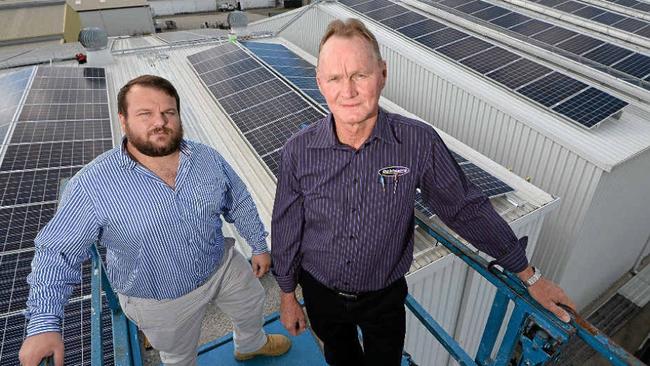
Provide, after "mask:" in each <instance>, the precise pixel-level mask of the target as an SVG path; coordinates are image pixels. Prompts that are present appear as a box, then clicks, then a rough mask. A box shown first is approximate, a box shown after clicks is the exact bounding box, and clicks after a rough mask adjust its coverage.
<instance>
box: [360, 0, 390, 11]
mask: <svg viewBox="0 0 650 366" xmlns="http://www.w3.org/2000/svg"><path fill="white" fill-rule="evenodd" d="M391 5H393V3H392V2H390V1H388V0H372V1H368V2H365V3H361V4H357V5H352V7H354V8H355V9H356V10H358V11H362V12H367V11H368V12H369V11H373V10H376V9H381V8H385V7H387V6H391Z"/></svg>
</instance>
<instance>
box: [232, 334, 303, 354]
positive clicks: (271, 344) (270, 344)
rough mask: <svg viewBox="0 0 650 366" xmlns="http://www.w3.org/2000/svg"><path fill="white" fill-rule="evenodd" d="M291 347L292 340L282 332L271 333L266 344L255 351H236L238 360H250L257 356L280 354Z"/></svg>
mask: <svg viewBox="0 0 650 366" xmlns="http://www.w3.org/2000/svg"><path fill="white" fill-rule="evenodd" d="M289 348H291V341H290V340H289V338H287V337H285V336H283V335H282V334H269V335H267V336H266V344H265V345H263V346H262V348H260V349H258V350H257V351H255V352H250V353H239V352H237V351H235V359H236V360H237V361H246V360H250V359H251V358H253V357H255V356H280V355H283V354H285V353H286V352H287V351H288V350H289Z"/></svg>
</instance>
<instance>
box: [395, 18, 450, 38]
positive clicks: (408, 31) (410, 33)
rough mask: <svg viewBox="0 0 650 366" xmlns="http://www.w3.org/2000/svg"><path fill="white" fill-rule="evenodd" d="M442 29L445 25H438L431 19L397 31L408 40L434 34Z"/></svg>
mask: <svg viewBox="0 0 650 366" xmlns="http://www.w3.org/2000/svg"><path fill="white" fill-rule="evenodd" d="M442 28H445V25H443V24H440V23H438V22H436V21H433V20H431V19H427V20H425V21H423V22H419V23H415V24H411V25H409V26H406V27H403V28H399V29H398V30H397V31H398V32H400V33H402V34H403V35H405V36H407V37H409V38H417V37H420V36H422V35H424V34H428V33H431V32H435V31H437V30H440V29H442Z"/></svg>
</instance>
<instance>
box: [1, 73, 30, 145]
mask: <svg viewBox="0 0 650 366" xmlns="http://www.w3.org/2000/svg"><path fill="white" fill-rule="evenodd" d="M32 71H33V68H31V67H30V68H27V69H23V70H21V71H17V72H12V73H8V74H5V75H2V76H0V85H1V86H2V89H3V96H2V98H0V143H2V141H4V138H5V136H6V134H7V132H8V131H9V127H10V125H11V123H12V122H13V120H14V115H15V114H16V110H17V109H18V107H19V104H20V100H21V99H22V97H23V94H24V93H25V88H26V87H27V83H28V81H29V78H30V77H31V74H32Z"/></svg>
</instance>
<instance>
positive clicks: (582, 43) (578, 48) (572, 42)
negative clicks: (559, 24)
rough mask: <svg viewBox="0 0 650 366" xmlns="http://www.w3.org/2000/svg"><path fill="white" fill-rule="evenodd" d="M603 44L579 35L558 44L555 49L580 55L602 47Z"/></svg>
mask: <svg viewBox="0 0 650 366" xmlns="http://www.w3.org/2000/svg"><path fill="white" fill-rule="evenodd" d="M603 43H604V42H603V41H600V40H597V39H596V38H593V37H589V36H585V35H584V34H579V35H577V36H575V37H573V38H570V39H568V40H566V41H564V42H561V43H559V44H558V45H557V47H559V48H561V49H563V50H565V51H569V52H571V53H574V54H576V55H581V54H583V53H585V52H587V51H589V50H591V49H594V48H596V47H598V46H600V45H602V44H603Z"/></svg>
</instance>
